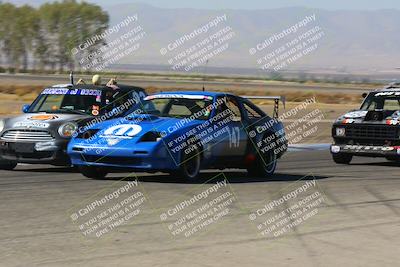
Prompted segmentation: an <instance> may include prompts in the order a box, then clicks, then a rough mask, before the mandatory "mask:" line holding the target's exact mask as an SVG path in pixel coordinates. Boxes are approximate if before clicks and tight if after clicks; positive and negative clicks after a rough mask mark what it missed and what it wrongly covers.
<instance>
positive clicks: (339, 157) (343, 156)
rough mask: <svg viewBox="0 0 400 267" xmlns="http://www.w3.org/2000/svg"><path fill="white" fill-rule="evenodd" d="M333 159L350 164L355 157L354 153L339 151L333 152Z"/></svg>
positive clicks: (338, 162) (339, 162)
mask: <svg viewBox="0 0 400 267" xmlns="http://www.w3.org/2000/svg"><path fill="white" fill-rule="evenodd" d="M332 159H333V161H334V162H335V163H337V164H350V162H351V160H352V159H353V155H348V154H343V153H337V154H332Z"/></svg>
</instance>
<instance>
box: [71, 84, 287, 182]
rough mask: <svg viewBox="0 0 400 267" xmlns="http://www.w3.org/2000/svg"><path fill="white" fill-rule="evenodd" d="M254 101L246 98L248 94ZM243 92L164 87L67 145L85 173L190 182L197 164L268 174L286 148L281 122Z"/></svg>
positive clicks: (96, 175)
mask: <svg viewBox="0 0 400 267" xmlns="http://www.w3.org/2000/svg"><path fill="white" fill-rule="evenodd" d="M248 98H251V97H248ZM254 98H261V99H272V100H274V101H275V111H274V118H272V117H269V116H268V115H267V114H266V113H264V112H263V111H262V110H261V109H259V108H258V107H257V106H256V105H254V104H253V103H251V102H250V101H249V100H248V99H246V98H245V97H239V96H235V95H232V94H224V93H217V92H165V93H159V94H155V95H150V96H147V97H145V98H144V99H143V101H142V102H141V103H139V104H137V105H136V106H135V107H134V108H133V109H132V112H131V113H130V114H129V115H128V116H126V117H123V118H117V119H113V120H109V121H105V122H103V123H99V124H96V125H95V126H93V127H92V128H89V129H87V131H85V132H83V133H80V134H79V135H78V136H76V137H75V138H73V139H72V140H71V142H70V143H69V146H68V155H69V156H70V158H71V161H72V164H73V165H74V166H77V167H78V168H79V170H80V172H81V173H82V174H83V175H85V176H86V177H89V178H93V179H102V178H104V177H105V176H106V175H107V174H108V173H109V172H114V171H126V170H129V171H138V172H150V173H155V172H166V173H170V174H171V175H176V176H178V177H181V178H184V179H186V180H188V181H193V180H195V179H196V177H198V174H199V172H200V170H201V169H224V168H236V169H238V168H239V169H247V170H248V172H249V173H250V174H251V175H257V176H263V177H264V176H270V175H272V174H273V173H274V171H275V168H276V161H277V159H278V158H280V157H281V156H282V155H283V154H284V153H285V151H286V150H287V140H286V138H285V131H284V127H283V125H282V123H281V122H280V121H278V119H277V113H278V107H279V100H282V98H281V97H254Z"/></svg>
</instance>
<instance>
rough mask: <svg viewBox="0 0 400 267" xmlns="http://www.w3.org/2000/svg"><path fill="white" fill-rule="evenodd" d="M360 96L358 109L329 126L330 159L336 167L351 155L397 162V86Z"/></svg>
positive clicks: (399, 106) (399, 120) (399, 152)
mask: <svg viewBox="0 0 400 267" xmlns="http://www.w3.org/2000/svg"><path fill="white" fill-rule="evenodd" d="M363 96H364V97H365V99H364V101H363V103H362V105H361V107H360V109H358V110H353V111H350V112H348V113H346V114H344V115H343V116H341V117H339V118H338V119H337V120H336V122H335V123H334V124H333V127H332V137H333V140H334V143H333V145H332V146H331V154H332V157H333V160H334V161H335V162H336V163H338V164H349V163H350V162H351V160H352V158H353V156H364V157H386V158H387V159H388V160H391V161H398V160H400V84H398V83H396V84H390V85H389V86H387V87H385V88H384V89H381V90H376V91H372V92H370V93H369V94H364V95H363Z"/></svg>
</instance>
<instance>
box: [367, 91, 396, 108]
mask: <svg viewBox="0 0 400 267" xmlns="http://www.w3.org/2000/svg"><path fill="white" fill-rule="evenodd" d="M376 109H378V110H379V109H381V110H400V92H378V93H371V94H369V95H368V97H367V98H366V99H365V101H364V103H363V104H362V106H361V110H376Z"/></svg>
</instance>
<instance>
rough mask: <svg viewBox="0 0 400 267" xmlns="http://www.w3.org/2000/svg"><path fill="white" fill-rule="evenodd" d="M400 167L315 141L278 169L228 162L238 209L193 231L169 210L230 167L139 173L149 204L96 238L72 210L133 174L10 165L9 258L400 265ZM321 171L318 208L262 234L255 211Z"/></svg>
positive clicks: (5, 212) (5, 239) (5, 221)
mask: <svg viewBox="0 0 400 267" xmlns="http://www.w3.org/2000/svg"><path fill="white" fill-rule="evenodd" d="M399 170H400V166H397V165H396V164H394V163H389V162H387V161H386V160H384V159H366V158H359V159H356V160H355V161H354V162H353V164H352V165H350V166H338V165H335V164H334V163H333V162H332V161H331V159H330V155H329V152H328V151H326V150H322V151H321V150H315V151H297V152H289V153H287V154H286V156H285V157H284V158H283V159H282V160H281V161H280V162H279V165H278V169H277V173H276V175H275V176H274V177H273V178H270V179H265V178H249V177H247V176H246V174H245V173H244V172H241V171H225V172H224V173H223V175H224V176H225V177H226V179H227V180H228V182H229V188H230V189H229V190H231V191H232V192H233V193H234V195H235V198H236V200H235V202H234V203H233V204H232V206H230V213H229V214H227V215H226V216H225V217H223V218H222V219H221V220H220V221H216V222H215V224H213V225H210V226H209V227H207V228H204V229H202V230H201V231H200V232H198V233H196V234H194V235H192V236H190V237H187V238H186V237H184V236H178V237H177V236H174V235H172V234H171V232H170V231H169V229H168V227H167V225H168V223H170V221H169V219H168V220H167V221H166V222H164V223H163V222H161V220H160V212H163V211H165V210H168V208H170V207H171V206H173V204H171V203H177V202H179V201H180V200H182V199H185V198H190V197H191V196H192V194H193V192H194V191H196V190H197V192H199V191H198V190H200V189H203V188H209V187H211V186H214V185H216V184H217V183H218V182H221V181H223V179H220V178H217V179H216V180H212V181H210V182H208V183H206V184H203V183H204V182H205V181H207V180H209V179H210V178H212V177H215V176H218V177H221V175H222V174H221V172H219V171H214V172H206V173H205V174H203V175H202V178H201V180H202V181H201V182H200V183H199V184H185V183H181V182H179V181H176V180H174V179H171V178H169V176H165V175H161V174H153V175H150V174H144V175H142V174H137V175H138V177H139V186H140V188H141V190H144V191H145V192H146V201H147V203H146V204H145V205H146V206H144V207H143V209H142V210H141V213H140V214H139V215H137V216H136V217H134V218H133V219H132V220H131V221H129V222H128V223H127V224H126V225H122V226H119V227H118V228H116V229H114V230H113V231H111V232H109V233H107V234H105V235H104V236H102V237H100V238H95V237H85V236H84V235H83V234H82V233H81V232H80V231H79V229H78V228H77V225H75V224H74V223H73V222H72V220H71V218H70V216H71V213H73V212H74V211H76V209H77V208H76V207H77V205H78V206H79V205H82V203H84V205H86V204H85V203H89V202H90V201H89V200H88V199H93V196H94V195H96V194H97V196H96V197H101V196H102V195H105V194H107V192H110V190H111V189H112V188H118V187H120V186H123V185H125V184H127V181H126V180H124V181H122V180H121V179H123V178H124V177H126V175H128V174H121V173H119V174H114V175H112V176H111V179H110V180H106V181H96V180H90V179H87V178H85V177H83V176H81V175H80V174H79V173H75V172H74V171H73V170H71V169H63V168H57V167H50V166H46V165H41V166H38V165H36V166H32V165H22V166H18V167H17V169H16V170H14V171H1V172H0V191H1V193H0V212H1V217H0V229H1V230H0V265H1V266H231V267H235V266H398V262H399V261H400V254H399V250H398V248H399V246H400V190H399V189H400V178H399V175H398V173H399ZM133 176H134V175H132V174H131V177H133ZM314 178H315V181H316V185H317V186H318V190H319V192H321V195H322V196H323V198H324V202H322V203H321V204H320V206H319V207H318V214H316V215H315V216H314V217H312V218H310V219H308V220H306V221H304V222H303V223H301V224H299V225H296V226H294V227H293V228H292V229H291V230H290V231H289V232H287V233H285V234H282V235H280V236H277V237H275V236H262V235H260V234H259V231H258V230H257V227H256V225H255V224H254V222H252V221H250V220H249V214H251V212H252V211H254V210H256V209H258V208H260V207H262V206H263V205H264V204H265V203H266V202H265V200H266V199H275V198H276V197H277V196H281V195H284V194H285V193H287V192H288V190H289V189H288V188H289V187H291V188H294V187H296V186H301V185H304V184H306V183H307V181H312V180H313V179H314ZM129 180H130V181H131V182H134V181H135V178H130V179H129ZM107 190H108V191H107ZM193 190H194V191H193ZM193 205H194V207H197V206H199V207H200V206H201V203H198V202H196V203H195V204H193Z"/></svg>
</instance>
